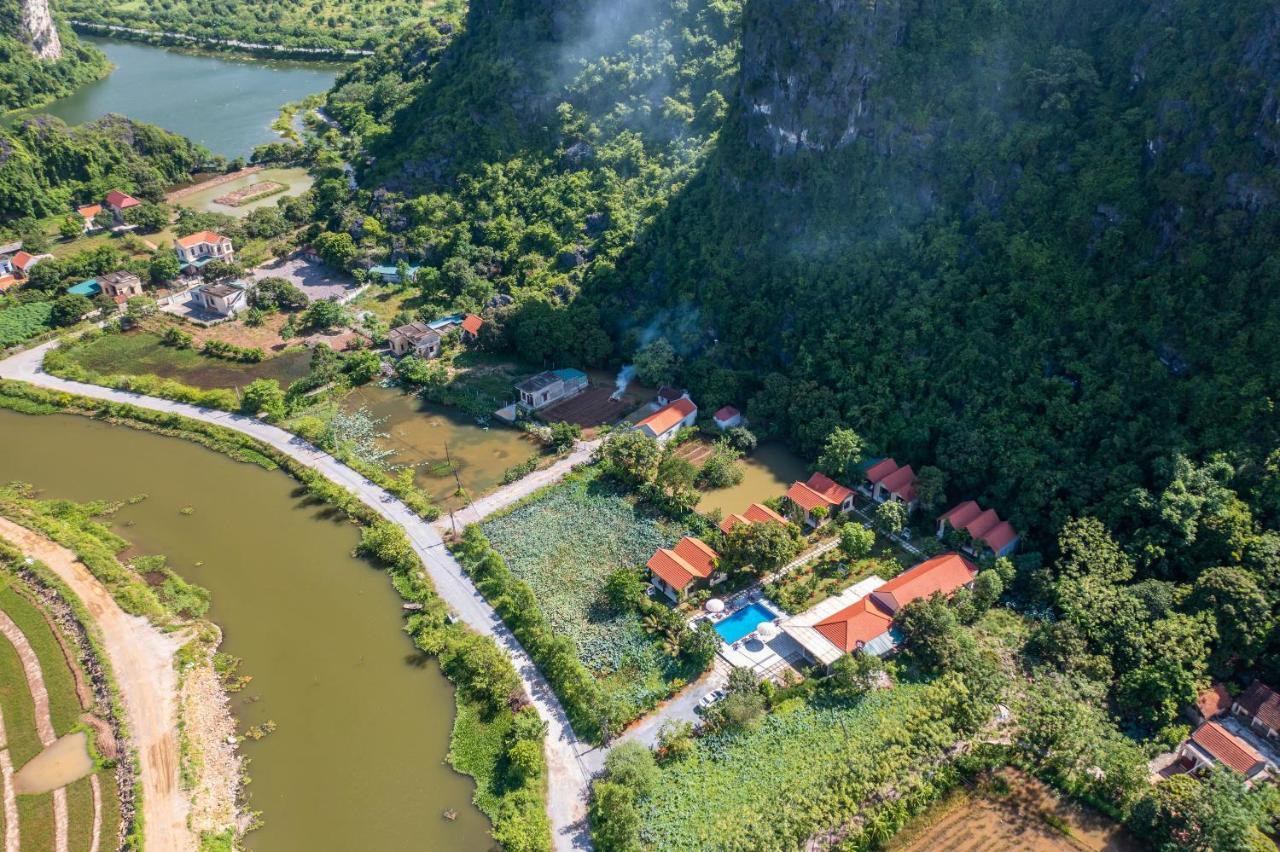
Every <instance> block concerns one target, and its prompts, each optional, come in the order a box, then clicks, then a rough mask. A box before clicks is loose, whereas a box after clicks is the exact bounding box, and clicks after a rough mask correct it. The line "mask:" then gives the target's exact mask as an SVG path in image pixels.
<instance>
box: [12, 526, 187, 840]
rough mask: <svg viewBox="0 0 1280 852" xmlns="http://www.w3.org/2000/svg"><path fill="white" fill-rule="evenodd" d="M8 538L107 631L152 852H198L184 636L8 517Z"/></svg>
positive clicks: (72, 556)
mask: <svg viewBox="0 0 1280 852" xmlns="http://www.w3.org/2000/svg"><path fill="white" fill-rule="evenodd" d="M0 536H2V537H4V538H5V539H7V540H8V541H9V542H10V543H11V544H13V546H14V547H17V548H18V549H19V550H21V551H22V552H23V553H25V554H27V555H29V556H33V557H35V558H36V559H39V560H40V561H41V562H43V563H44V564H45V565H47V566H48V567H49V569H50V570H51V571H53V572H54V573H55V574H57V575H58V577H60V578H61V579H62V581H63V582H64V583H66V584H67V585H68V586H70V587H71V590H72V591H73V592H75V593H76V595H78V596H79V597H80V600H81V601H83V602H84V605H85V608H86V609H87V610H88V611H89V614H90V615H91V616H92V617H93V619H94V620H95V621H96V622H97V623H98V627H99V628H100V629H101V631H102V638H103V644H104V646H105V648H106V652H107V657H108V659H110V661H111V668H112V669H113V670H114V673H115V678H116V683H117V684H118V685H119V687H120V694H121V697H122V698H123V701H124V709H125V715H126V717H127V718H128V721H129V730H130V733H131V734H132V736H133V741H134V746H135V747H136V748H137V750H138V763H139V770H140V773H141V776H142V816H143V826H144V840H145V843H146V847H147V848H148V849H164V850H175V852H187V850H194V849H195V848H196V845H197V844H196V838H195V837H194V836H193V835H192V833H191V832H190V830H189V829H188V828H187V797H186V794H185V793H184V792H183V790H182V787H181V785H180V784H179V778H178V771H179V752H178V727H177V725H178V717H177V707H178V701H177V690H178V678H177V674H176V672H175V671H174V669H173V655H174V652H175V651H177V649H178V647H179V646H180V645H181V644H182V637H181V636H180V635H169V636H166V635H165V634H163V633H161V632H160V631H159V630H156V629H155V628H154V627H152V626H151V625H150V624H149V623H148V622H147V621H146V619H144V618H142V617H140V616H136V615H129V614H128V613H126V612H125V611H124V610H122V609H121V608H120V605H119V604H117V603H116V602H115V600H114V599H113V598H112V597H111V595H110V594H109V593H108V592H107V590H106V589H105V588H104V587H103V586H102V584H101V583H99V582H98V581H97V580H96V579H95V578H94V576H93V575H92V574H90V573H89V569H88V568H85V567H84V565H82V564H81V563H80V562H79V561H78V560H77V559H76V555H75V554H74V553H72V552H71V551H70V550H67V549H66V548H65V547H62V546H61V545H58V544H55V543H53V542H52V541H49V540H48V539H47V538H45V537H43V536H41V535H38V534H36V533H33V532H32V531H30V530H28V529H26V528H25V527H21V526H18V525H17V524H15V523H13V522H12V521H10V520H8V519H7V518H0Z"/></svg>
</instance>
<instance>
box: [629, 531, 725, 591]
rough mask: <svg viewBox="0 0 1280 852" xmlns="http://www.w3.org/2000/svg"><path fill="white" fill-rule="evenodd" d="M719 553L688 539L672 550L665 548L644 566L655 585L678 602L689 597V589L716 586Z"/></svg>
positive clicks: (659, 550)
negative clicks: (699, 583)
mask: <svg viewBox="0 0 1280 852" xmlns="http://www.w3.org/2000/svg"><path fill="white" fill-rule="evenodd" d="M719 559H720V554H718V553H716V552H715V551H714V550H712V549H711V547H710V546H709V545H708V544H707V543H706V542H704V541H703V540H702V539H699V538H694V537H693V536H685V537H684V538H682V539H680V540H679V541H678V542H676V546H675V547H672V548H667V547H662V548H659V549H658V551H657V552H656V553H654V554H653V556H651V557H650V558H649V561H648V562H647V563H646V564H645V567H647V568H648V569H649V574H650V575H651V576H652V578H653V584H654V585H655V586H657V587H658V588H659V589H661V590H662V591H663V592H664V593H665V594H666V595H667V597H669V598H671V599H672V600H673V601H678V600H680V599H681V598H683V597H684V596H685V595H686V594H688V592H689V589H690V587H692V586H693V585H694V584H695V583H697V582H699V581H706V582H708V583H711V584H713V585H714V584H715V583H717V582H719V581H720V579H721V578H720V577H719V576H718V575H717V574H716V570H715V569H716V562H717V561H718V560H719Z"/></svg>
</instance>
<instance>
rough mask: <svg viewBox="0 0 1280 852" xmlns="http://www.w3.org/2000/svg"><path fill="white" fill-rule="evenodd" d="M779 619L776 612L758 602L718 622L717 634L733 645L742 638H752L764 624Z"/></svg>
mask: <svg viewBox="0 0 1280 852" xmlns="http://www.w3.org/2000/svg"><path fill="white" fill-rule="evenodd" d="M777 617H778V614H777V613H776V612H774V611H773V610H772V609H770V608H769V607H767V606H765V605H764V604H762V603H760V602H758V601H757V602H756V603H753V604H748V605H746V606H744V607H743V608H742V609H740V610H738V611H737V612H735V613H733V614H732V615H730V616H728V617H727V618H725V619H723V620H722V621H719V622H716V632H717V633H719V634H720V638H721V639H723V640H724V641H726V642H728V643H729V644H730V645H732V644H733V643H734V642H737V641H738V640H739V639H741V638H742V637H744V636H750V635H751V634H752V633H754V632H755V629H756V628H757V627H759V626H760V625H761V624H762V623H763V622H766V621H773V620H774V619H775V618H777Z"/></svg>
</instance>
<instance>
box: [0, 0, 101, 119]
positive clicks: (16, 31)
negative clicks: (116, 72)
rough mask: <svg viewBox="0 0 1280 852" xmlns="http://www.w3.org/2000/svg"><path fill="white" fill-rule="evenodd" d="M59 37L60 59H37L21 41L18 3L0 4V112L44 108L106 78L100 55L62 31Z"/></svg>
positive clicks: (13, 0) (1, 0) (6, 1)
mask: <svg viewBox="0 0 1280 852" xmlns="http://www.w3.org/2000/svg"><path fill="white" fill-rule="evenodd" d="M58 35H59V39H60V40H61V43H62V57H61V58H60V59H57V60H44V59H40V58H39V57H37V56H36V55H35V54H34V53H33V52H32V50H31V47H30V46H29V45H28V44H27V43H26V42H25V41H24V34H23V32H22V11H21V2H20V0H0V112H4V111H6V110H11V109H19V108H21V107H30V106H40V105H42V104H46V103H48V102H49V101H51V100H54V99H56V98H60V97H63V96H65V95H69V94H71V92H73V91H75V89H76V88H77V87H78V86H81V85H83V84H85V83H88V82H90V81H92V80H97V79H99V78H101V77H104V76H105V75H106V73H107V68H108V65H107V58H106V57H105V56H103V55H102V52H101V51H99V50H95V49H94V48H93V47H90V46H89V45H87V44H82V43H81V42H80V40H79V39H77V38H76V37H75V34H74V33H72V32H71V31H70V30H69V29H67V28H65V27H63V28H61V29H59V31H58Z"/></svg>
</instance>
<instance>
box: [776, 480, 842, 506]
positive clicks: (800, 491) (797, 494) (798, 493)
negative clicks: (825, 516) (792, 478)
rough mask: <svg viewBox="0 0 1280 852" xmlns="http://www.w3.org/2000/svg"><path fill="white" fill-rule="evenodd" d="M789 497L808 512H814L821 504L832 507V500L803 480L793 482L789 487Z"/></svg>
mask: <svg viewBox="0 0 1280 852" xmlns="http://www.w3.org/2000/svg"><path fill="white" fill-rule="evenodd" d="M787 499H788V500H790V501H791V502H792V503H795V504H796V505H797V506H799V507H800V508H801V509H803V510H804V511H806V512H812V511H813V510H814V509H816V508H818V507H819V506H822V507H823V508H830V507H831V501H830V500H828V499H827V498H826V497H825V496H823V495H821V494H819V493H818V492H817V491H814V490H813V489H812V488H810V487H809V486H808V485H805V484H804V483H803V482H793V483H792V484H791V487H790V488H788V489H787Z"/></svg>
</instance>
